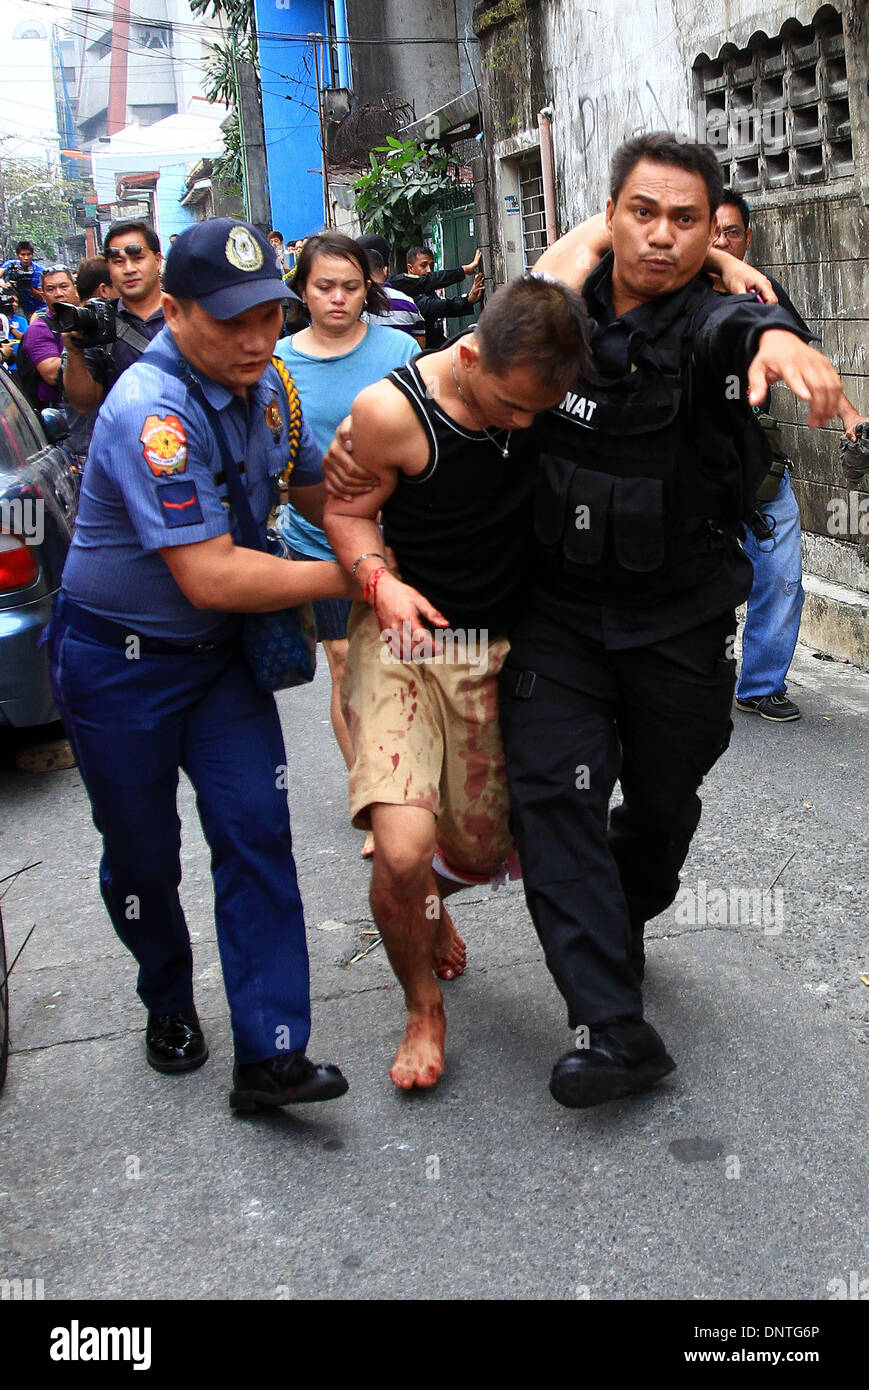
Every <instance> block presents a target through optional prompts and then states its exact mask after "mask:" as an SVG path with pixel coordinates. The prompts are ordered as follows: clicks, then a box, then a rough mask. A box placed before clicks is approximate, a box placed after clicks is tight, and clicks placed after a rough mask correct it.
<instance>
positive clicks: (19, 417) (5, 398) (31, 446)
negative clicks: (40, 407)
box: [0, 373, 47, 466]
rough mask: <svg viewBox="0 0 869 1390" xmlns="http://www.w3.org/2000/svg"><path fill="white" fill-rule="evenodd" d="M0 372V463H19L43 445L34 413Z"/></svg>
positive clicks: (43, 446)
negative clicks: (22, 401) (21, 402)
mask: <svg viewBox="0 0 869 1390" xmlns="http://www.w3.org/2000/svg"><path fill="white" fill-rule="evenodd" d="M20 401H21V397H20V396H19V395H17V394H16V393H15V392H14V391H13V389H12V387H11V386H10V385H9V382H8V379H7V380H4V379H3V375H2V373H0V466H2V464H3V463H6V464H9V463H13V462H14V463H16V464H18V463H23V462H24V460H25V459H28V458H31V457H32V455H33V454H36V453H38V452H39V450H40V449H44V448H45V447H46V443H47V441H46V439H45V438H44V436H43V434H42V430H41V428H40V426H39V424H38V423H37V420H36V416H35V415H34V414H33V412H32V410H31V409H30V407H29V406H28V405H27V404H26V403H23V404H19V402H20Z"/></svg>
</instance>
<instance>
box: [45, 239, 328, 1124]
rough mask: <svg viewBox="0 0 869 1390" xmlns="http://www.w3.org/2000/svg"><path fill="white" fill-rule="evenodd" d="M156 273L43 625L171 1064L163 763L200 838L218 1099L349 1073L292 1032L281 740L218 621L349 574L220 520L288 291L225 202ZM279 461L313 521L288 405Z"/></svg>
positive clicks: (295, 980)
mask: <svg viewBox="0 0 869 1390" xmlns="http://www.w3.org/2000/svg"><path fill="white" fill-rule="evenodd" d="M164 288H165V293H164V295H163V307H164V312H165V317H166V327H165V328H164V329H163V330H162V331H161V332H160V334H159V335H158V336H157V338H156V339H155V340H154V342H153V343H151V344H150V345H149V347H148V349H147V350H146V352H145V353H144V354H143V356H142V357H141V359H140V360H139V361H138V362H137V363H135V364H134V365H133V366H131V367H129V368H128V370H127V371H126V372H125V373H124V374H123V376H122V377H121V379H120V380H119V382H118V383H117V385H116V387H115V388H114V390H113V391H112V392H111V395H110V396H109V397H108V398H107V400H106V403H105V405H104V407H103V409H102V411H101V412H100V416H99V420H98V422H97V425H96V428H95V430H94V436H93V441H92V445H91V449H90V453H89V456H88V466H87V469H86V472H85V475H84V485H83V490H82V498H81V506H80V510H79V514H78V524H77V528H76V533H75V537H74V539H73V543H72V547H71V549H70V553H69V556H68V559H67V563H66V566H65V569H64V573H63V580H62V587H61V592H60V595H59V597H58V601H57V605H56V609H55V615H54V618H53V620H52V623H51V627H50V653H51V671H52V681H53V689H54V693H55V699H56V701H57V705H58V708H59V710H60V712H61V716H62V718H63V721H64V724H65V726H66V729H67V733H68V736H69V739H70V742H71V743H72V744H73V747H74V750H75V753H76V757H77V759H78V764H79V768H80V770H81V775H82V779H83V781H84V784H85V787H86V788H87V791H88V795H89V797H90V800H91V806H92V809H93V818H94V823H95V825H96V827H97V829H98V830H99V831H100V833H101V835H102V837H103V858H102V864H101V867H100V886H101V890H102V895H103V899H104V901H105V904H106V907H107V909H108V912H109V916H110V917H111V920H112V923H113V925H114V928H115V930H116V932H117V933H118V935H119V936H120V938H121V940H122V941H123V942H124V944H125V945H126V946H127V947H128V949H129V950H130V951H131V952H132V954H133V955H134V956H135V958H136V960H137V961H138V964H139V980H138V992H139V995H140V997H141V999H142V1002H143V1003H144V1004H145V1006H146V1008H147V1010H148V1023H147V1030H146V1055H147V1059H148V1062H149V1063H150V1064H151V1066H152V1067H154V1068H156V1070H157V1071H161V1072H180V1071H188V1070H191V1069H193V1068H195V1067H198V1066H201V1064H202V1063H203V1062H204V1061H205V1060H206V1058H207V1056H208V1049H207V1046H206V1043H205V1039H204V1037H203V1034H202V1029H201V1027H200V1024H199V1019H198V1017H197V1014H196V1009H195V1005H194V1002H193V981H192V957H191V950H190V939H189V935H188V931H187V926H186V923H185V920H184V914H183V911H182V909H181V904H180V902H179V898H178V884H179V881H180V878H181V865H180V857H179V856H180V824H179V820H178V813H177V809H176V794H177V787H178V771H179V768H183V769H184V771H185V772H186V773H187V775H188V776H189V778H190V780H191V782H192V783H193V786H194V788H195V790H196V796H197V807H198V811H199V817H200V821H201V823H202V828H203V831H204V833H205V837H206V839H207V840H208V843H209V846H210V849H211V867H212V876H213V880H214V894H215V920H216V927H217V939H218V945H219V948H220V956H221V961H222V965H223V973H224V982H225V985H226V993H227V997H228V1000H229V1007H230V1014H231V1019H232V1031H233V1038H234V1044H235V1069H234V1073H233V1090H232V1093H231V1095H230V1104H231V1105H232V1106H233V1107H234V1108H235V1109H236V1110H252V1109H255V1108H256V1106H257V1105H265V1106H277V1105H286V1104H289V1103H293V1102H299V1101H314V1100H327V1099H330V1098H332V1097H334V1096H338V1095H341V1094H343V1093H344V1091H346V1089H347V1082H346V1081H345V1079H344V1077H343V1076H342V1074H341V1072H340V1071H339V1070H338V1068H337V1067H334V1066H318V1065H315V1064H314V1063H312V1062H310V1061H309V1060H308V1059H307V1057H306V1055H305V1048H306V1045H307V1042H308V1035H309V1032H310V999H309V981H308V958H307V949H306V943H305V926H304V920H303V915H302V903H301V899H300V897H299V889H298V885H297V881H296V869H295V864H294V862H293V855H292V848H291V839H290V823H289V817H288V813H287V802H286V792H285V791H284V790H281V788H282V787H284V786H285V780H284V779H282V778H281V777H280V775H279V774H280V769H281V768H282V767H283V766H285V764H286V753H285V751H284V744H283V739H282V735H281V729H280V724H279V721H278V715H277V710H276V707H275V702H274V697H273V696H272V695H263V694H260V693H259V692H258V690H257V688H256V686H255V684H254V678H253V674H252V672H251V670H250V669H249V668H248V666H247V664H246V662H245V659H244V657H243V654H242V649H241V644H240V640H239V632H240V624H241V618H240V615H241V614H244V613H256V612H269V611H273V610H277V609H281V608H285V607H287V606H288V605H292V604H296V603H299V602H301V601H302V600H305V599H313V598H339V597H347V596H348V590H347V583H346V581H345V579H344V578H343V577H342V571H341V570H340V569H339V567H338V565H336V564H329V563H314V562H299V563H297V564H288V563H286V562H285V561H284V560H282V559H280V558H279V557H277V556H274V555H271V554H268V553H266V551H265V550H254V549H248V548H245V547H244V546H243V545H241V544H240V543H239V542H240V538H241V534H242V526H243V525H244V522H245V517H244V516H243V517H242V518H241V521H240V519H239V515H238V513H239V511H240V510H246V511H247V512H249V513H252V517H253V522H252V523H250V524H252V525H255V526H256V527H259V528H261V532H262V536H263V539H264V536H265V523H266V518H267V515H268V513H269V510H270V508H271V506H272V504H273V501H274V492H275V479H276V476H277V475H279V474H281V472H282V471H283V470H284V469H285V466H286V465H287V462H288V459H289V457H290V454H291V445H290V434H289V430H290V413H289V406H288V395H287V388H286V386H285V384H284V381H283V380H282V378H281V376H280V375H279V374H278V371H277V370H276V369H275V367H274V366H273V365H271V361H270V359H271V355H272V351H273V349H274V346H275V341H276V339H277V335H278V332H279V330H280V326H281V318H282V310H283V301H284V300H285V299H286V296H287V290H286V288H285V286H284V284H283V282H282V280H281V276H280V271H279V270H278V267H277V265H276V263H275V258H274V253H273V252H272V250H271V247H270V246H269V244H268V242H267V241H266V239H265V238H264V237H263V236H261V234H260V233H259V232H258V231H256V230H255V229H254V228H253V227H250V226H248V225H247V224H245V223H240V222H233V221H232V220H230V219H229V218H217V219H214V220H212V221H207V222H202V223H199V224H197V225H196V226H194V227H191V228H188V229H187V230H186V231H185V232H183V233H182V234H181V235H180V236H179V237H178V240H177V241H176V242H175V244H174V245H173V247H172V250H171V252H170V253H169V256H168V259H167V262H166V271H165V277H164ZM223 441H227V442H228V449H229V450H230V452H229V453H228V454H227V453H226V451H225V449H224V450H223V451H222V448H221V445H222V442H223ZM233 459H234V460H238V462H237V463H235V462H234V461H233ZM296 460H297V461H296V463H295V468H294V471H293V474H292V478H291V479H290V483H291V486H290V487H289V496H290V500H291V501H292V502H293V504H294V505H295V506H297V507H298V508H299V509H300V510H301V511H302V512H303V514H304V515H306V516H308V517H309V519H310V520H312V521H314V522H315V524H317V525H319V524H321V519H322V504H323V487H322V483H321V474H320V455H319V451H318V450H317V448H316V446H315V444H314V441H313V438H312V437H311V435H310V433H309V431H308V429H307V426H304V425H303V427H302V431H301V440H300V442H299V445H298V451H297V454H296ZM230 472H231V473H232V476H231V477H229V476H228V474H229V473H230ZM239 477H240V478H241V479H242V480H243V481H241V482H239ZM239 489H242V490H243V491H244V492H245V493H246V496H247V502H248V507H247V509H243V505H242V493H241V492H240V491H239ZM231 498H234V499H236V500H237V501H238V503H239V505H238V506H236V505H234V503H233V504H231V502H230V499H231Z"/></svg>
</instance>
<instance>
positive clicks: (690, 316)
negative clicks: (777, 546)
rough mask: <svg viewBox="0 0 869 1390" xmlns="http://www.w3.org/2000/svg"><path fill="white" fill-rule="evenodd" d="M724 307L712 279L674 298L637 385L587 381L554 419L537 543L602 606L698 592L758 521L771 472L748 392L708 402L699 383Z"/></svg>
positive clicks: (638, 354)
mask: <svg viewBox="0 0 869 1390" xmlns="http://www.w3.org/2000/svg"><path fill="white" fill-rule="evenodd" d="M717 299H718V296H717V295H716V294H715V292H714V290H713V289H712V287H711V285H709V283H708V281H706V280H705V279H697V280H695V281H692V282H691V283H690V284H689V285H688V286H686V287H685V289H684V290H683V291H680V292H677V293H676V294H674V295H672V296H668V297H667V299H666V301H664V302H662V304H661V308H660V315H659V316H657V317H656V322H655V332H654V338H652V337H650V336H649V334H648V333H647V332H645V331H643V330H642V329H636V330H635V331H634V332H633V333H632V334H631V336H630V341H629V356H630V370H629V372H628V373H627V374H626V375H625V376H622V377H618V378H615V379H599V378H597V377H595V376H593V375H589V376H587V377H585V378H582V379H580V380H579V381H578V382H577V384H576V385H575V386H574V388H573V390H571V391H570V392H568V394H567V396H566V397H565V399H564V400H563V401H562V402H561V404H560V405H559V406H557V407H556V408H555V409H554V410H551V411H550V412H549V414H548V415H547V416H546V418H545V423H544V425H543V430H542V440H541V448H542V451H543V452H542V457H541V464H540V473H539V476H538V481H537V487H536V492H535V534H536V539H537V543H538V546H539V548H540V549H541V550H542V552H543V557H544V559H545V560H546V561H548V563H549V564H551V565H554V566H555V567H556V568H558V569H559V570H561V571H562V572H563V573H566V574H570V575H574V576H576V578H577V579H578V580H579V582H580V585H581V588H582V590H583V592H586V593H587V594H588V595H589V596H590V597H591V596H594V595H595V594H596V593H597V592H598V591H599V592H600V595H601V596H602V597H603V596H605V595H608V596H609V597H610V598H614V597H615V593H614V591H618V590H631V589H633V590H634V591H642V592H643V593H644V594H648V593H649V592H651V591H653V592H654V593H656V594H665V593H670V592H675V591H677V590H682V589H685V588H688V587H691V586H692V585H693V584H695V583H697V582H699V581H700V580H701V579H703V578H705V576H706V575H707V574H709V573H710V570H711V569H713V568H714V567H715V566H716V565H717V564H718V562H719V557H720V551H721V548H722V547H723V546H724V545H726V544H728V542H729V538H730V537H732V536H733V535H734V534H738V533H739V530H740V527H741V525H742V524H743V523H744V522H745V521H746V520H747V519H748V518H749V517H750V516H751V514H752V513H753V510H754V496H755V494H756V489H757V484H758V483H759V481H760V479H761V477H762V476H763V475H764V473H765V472H766V470H767V468H768V466H769V463H768V454H765V453H764V452H763V447H762V441H760V442H758V440H757V438H751V435H750V433H749V431H751V433H753V434H754V435H757V434H758V433H759V432H758V431H757V430H756V426H755V424H754V421H753V418H752V415H751V411H750V409H749V408H748V406H747V405H746V403H745V400H744V393H743V390H742V388H740V390H739V399H738V400H736V399H734V400H732V401H729V402H725V401H723V400H717V399H716V400H714V401H713V400H706V401H704V400H703V399H701V398H700V396H699V393H698V390H697V383H696V381H695V380H694V378H695V377H696V370H694V369H693V368H692V358H691V343H692V339H693V321H694V318H695V314H697V312H698V310H700V309H701V306H703V305H707V306H708V305H709V303H710V300H717ZM717 394H718V392H717V390H716V395H717ZM730 543H731V544H732V541H730Z"/></svg>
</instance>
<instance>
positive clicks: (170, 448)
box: [139, 415, 187, 478]
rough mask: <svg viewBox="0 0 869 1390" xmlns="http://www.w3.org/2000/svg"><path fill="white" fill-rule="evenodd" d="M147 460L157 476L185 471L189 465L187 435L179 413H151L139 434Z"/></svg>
mask: <svg viewBox="0 0 869 1390" xmlns="http://www.w3.org/2000/svg"><path fill="white" fill-rule="evenodd" d="M139 440H140V442H141V445H142V453H143V454H144V456H145V462H146V463H147V465H148V467H149V468H150V470H151V472H152V473H153V474H154V477H155V478H162V477H166V476H171V475H172V474H173V473H183V472H184V470H185V469H186V467H187V435H186V434H185V432H184V426H183V425H182V423H181V421H180V420H179V419H178V416H177V415H163V416H160V415H149V416H148V417H147V418H146V420H145V423H144V425H143V426H142V433H141V434H140V435H139Z"/></svg>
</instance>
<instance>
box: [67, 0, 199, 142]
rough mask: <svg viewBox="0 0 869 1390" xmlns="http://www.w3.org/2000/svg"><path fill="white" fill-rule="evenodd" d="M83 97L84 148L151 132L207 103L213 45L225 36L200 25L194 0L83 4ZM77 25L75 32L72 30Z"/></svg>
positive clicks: (79, 119) (91, 0) (79, 95)
mask: <svg viewBox="0 0 869 1390" xmlns="http://www.w3.org/2000/svg"><path fill="white" fill-rule="evenodd" d="M83 8H84V10H85V13H84V14H82V13H80V12H79V13H77V15H76V18H75V28H76V30H77V31H79V32H80V34H81V40H82V53H81V59H80V68H79V75H78V89H77V92H76V125H77V129H78V135H79V142H80V143H79V148H80V149H82V150H90V149H92V148H93V147H94V145H95V144H97V143H98V142H99V141H100V140H104V139H105V138H106V137H109V136H112V135H115V134H117V132H118V131H120V130H123V129H125V128H126V127H127V126H130V125H141V126H149V125H154V124H155V123H156V122H157V121H161V120H164V119H165V118H166V117H167V116H174V115H176V114H177V113H178V112H182V113H183V112H185V111H187V110H188V109H189V106H190V102H191V100H192V99H193V98H195V97H201V96H202V75H203V74H202V64H203V60H204V57H205V55H206V49H207V44H208V42H209V41H210V40H213V39H214V38H215V37H217V38H220V37H221V34H220V29H219V27H218V26H216V25H214V24H213V23H212V22H209V21H206V20H204V19H203V18H201V17H198V18H196V19H194V17H193V15H192V14H191V12H190V8H189V6H188V5H187V0H137V3H136V5H135V6H134V7H132V12H131V6H130V4H129V0H83ZM69 27H70V26H69V25H68V26H67V28H69Z"/></svg>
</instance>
